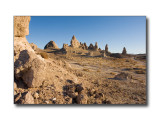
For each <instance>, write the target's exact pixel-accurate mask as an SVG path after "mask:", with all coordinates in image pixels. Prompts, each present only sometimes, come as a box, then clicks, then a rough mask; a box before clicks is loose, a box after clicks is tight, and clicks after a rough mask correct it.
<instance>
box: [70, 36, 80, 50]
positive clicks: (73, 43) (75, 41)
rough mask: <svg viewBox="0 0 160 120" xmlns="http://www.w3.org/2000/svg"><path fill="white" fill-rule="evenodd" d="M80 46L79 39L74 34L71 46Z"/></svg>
mask: <svg viewBox="0 0 160 120" xmlns="http://www.w3.org/2000/svg"><path fill="white" fill-rule="evenodd" d="M79 46H80V43H79V41H78V40H77V39H76V37H75V36H74V35H73V37H72V40H71V47H73V48H78V47H79Z"/></svg>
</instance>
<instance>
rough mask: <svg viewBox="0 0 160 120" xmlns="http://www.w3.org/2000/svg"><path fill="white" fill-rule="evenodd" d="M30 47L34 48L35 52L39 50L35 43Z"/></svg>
mask: <svg viewBox="0 0 160 120" xmlns="http://www.w3.org/2000/svg"><path fill="white" fill-rule="evenodd" d="M30 46H31V47H32V49H33V50H36V49H37V48H38V47H37V45H36V44H34V43H30Z"/></svg>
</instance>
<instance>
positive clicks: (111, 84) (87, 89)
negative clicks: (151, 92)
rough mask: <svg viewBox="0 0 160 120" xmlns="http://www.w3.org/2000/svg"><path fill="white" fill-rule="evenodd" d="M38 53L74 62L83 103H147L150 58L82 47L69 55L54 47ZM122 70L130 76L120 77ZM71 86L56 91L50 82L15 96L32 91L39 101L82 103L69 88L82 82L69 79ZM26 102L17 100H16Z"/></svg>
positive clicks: (74, 87) (72, 70)
mask: <svg viewBox="0 0 160 120" xmlns="http://www.w3.org/2000/svg"><path fill="white" fill-rule="evenodd" d="M38 52H45V53H46V54H47V55H48V58H46V59H51V60H52V59H53V60H57V61H66V62H68V63H69V64H70V65H69V67H67V68H66V69H68V71H70V72H71V73H73V74H75V75H76V76H77V77H78V81H79V82H80V83H82V85H79V86H83V88H82V89H83V93H82V96H80V97H83V98H82V99H83V101H85V102H82V104H84V103H85V104H146V60H141V59H136V58H135V56H130V57H124V58H114V57H109V56H107V57H101V53H100V52H99V51H88V50H80V49H68V51H67V53H66V54H65V53H63V52H62V51H60V50H52V49H46V50H40V49H39V50H38ZM38 52H37V53H38ZM89 52H92V55H89ZM120 73H124V74H127V76H125V75H124V76H123V75H122V76H118V77H116V76H117V75H118V74H120ZM67 85H68V86H67ZM67 85H66V86H64V92H63V93H56V91H54V85H48V84H47V83H44V84H43V86H41V87H39V88H27V87H26V88H24V87H21V88H20V87H19V88H17V89H16V96H15V98H17V97H18V95H19V96H23V95H20V94H25V92H27V91H31V94H32V95H33V96H34V103H35V104H74V103H78V104H79V103H80V102H79V101H78V100H77V99H73V98H72V95H73V94H71V96H70V95H69V94H68V93H67V90H66V89H69V90H71V89H77V86H78V84H76V83H73V82H72V81H68V83H67ZM71 91H72V90H71ZM62 94H63V95H62ZM65 94H68V96H67V95H65ZM74 94H79V93H74ZM62 97H63V98H62ZM71 98H72V99H71ZM22 102H23V101H18V99H17V101H16V100H15V103H22Z"/></svg>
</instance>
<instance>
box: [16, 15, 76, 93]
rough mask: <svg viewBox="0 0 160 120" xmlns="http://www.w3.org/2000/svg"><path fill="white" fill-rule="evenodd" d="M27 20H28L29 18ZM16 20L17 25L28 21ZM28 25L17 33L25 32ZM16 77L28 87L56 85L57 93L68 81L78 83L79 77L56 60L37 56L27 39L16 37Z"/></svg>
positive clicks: (19, 18)
mask: <svg viewBox="0 0 160 120" xmlns="http://www.w3.org/2000/svg"><path fill="white" fill-rule="evenodd" d="M26 19H27V20H28V17H26ZM14 20H15V21H14V22H15V23H16V24H18V22H20V21H21V20H22V21H27V20H25V18H24V17H22V18H21V17H18V19H14ZM16 20H18V21H16ZM28 22H29V21H28ZM20 23H23V22H20ZM23 24H24V23H23ZM27 25H29V23H26V25H23V26H26V28H24V27H22V28H19V30H20V31H19V32H18V31H17V33H21V30H22V31H24V30H23V29H27V28H29V27H28V26H27ZM20 26H21V25H20ZM26 31H27V30H26ZM14 75H15V79H16V80H19V81H23V82H24V83H25V84H26V85H27V86H28V87H39V86H42V85H43V83H44V82H48V83H52V84H54V85H55V90H57V91H62V88H63V85H64V83H65V81H66V80H67V79H70V80H73V81H76V82H77V77H76V76H75V75H73V74H71V73H68V72H67V71H66V69H64V68H63V67H61V66H59V65H57V64H56V60H55V61H53V60H49V59H44V58H42V57H41V56H40V55H37V54H36V53H35V51H34V50H33V49H32V48H31V46H30V44H29V43H28V41H27V39H26V37H17V36H14Z"/></svg>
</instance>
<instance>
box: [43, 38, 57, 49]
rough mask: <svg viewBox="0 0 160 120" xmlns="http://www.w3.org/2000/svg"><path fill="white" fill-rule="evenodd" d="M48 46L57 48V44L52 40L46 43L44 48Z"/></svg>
mask: <svg viewBox="0 0 160 120" xmlns="http://www.w3.org/2000/svg"><path fill="white" fill-rule="evenodd" d="M48 48H53V49H59V48H58V46H57V44H56V43H55V42H54V41H53V40H51V41H50V42H49V43H47V44H46V46H45V47H44V49H48Z"/></svg>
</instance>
